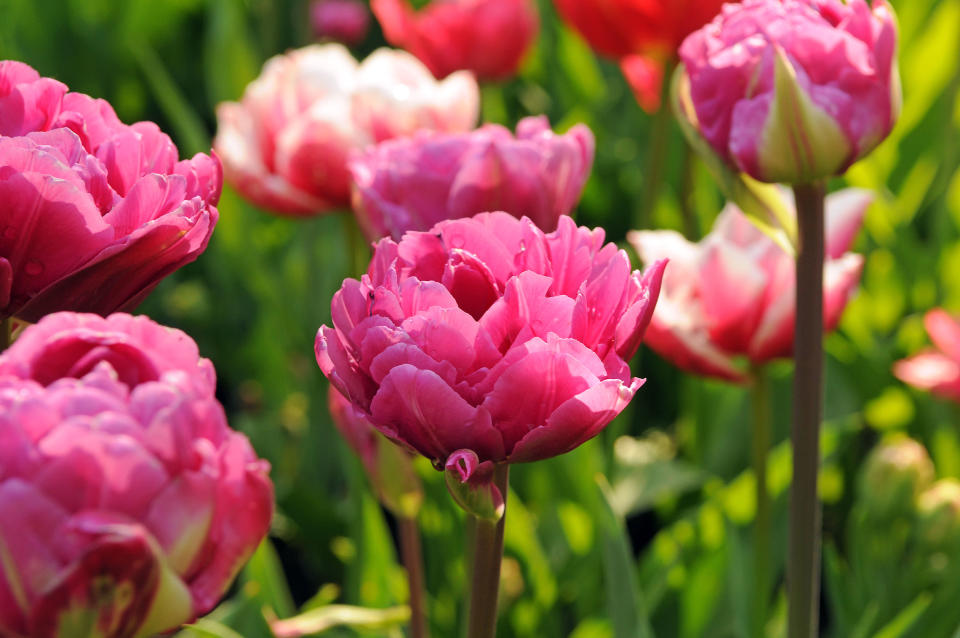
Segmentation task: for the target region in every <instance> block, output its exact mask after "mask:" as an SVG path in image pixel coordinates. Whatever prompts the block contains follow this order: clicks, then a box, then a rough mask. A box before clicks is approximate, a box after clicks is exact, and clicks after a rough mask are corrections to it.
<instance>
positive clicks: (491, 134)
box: [350, 116, 594, 240]
mask: <svg viewBox="0 0 960 638" xmlns="http://www.w3.org/2000/svg"><path fill="white" fill-rule="evenodd" d="M593 150H594V141H593V133H591V132H590V129H588V128H587V127H586V126H584V125H583V124H578V125H576V126H574V127H573V128H572V129H570V131H568V132H567V133H566V134H564V135H555V134H554V133H553V131H551V130H550V124H549V122H548V121H547V118H546V117H544V116H540V117H528V118H525V119H523V120H521V121H520V123H519V124H518V125H517V135H516V137H514V136H513V135H512V134H511V133H510V131H508V130H507V129H505V128H503V127H502V126H498V125H496V124H488V125H486V126H483V127H481V128H479V129H477V130H475V131H473V132H471V133H461V134H447V135H443V134H431V133H421V134H419V135H417V136H415V137H413V138H407V139H402V140H392V141H389V142H384V143H382V144H379V145H377V146H375V147H371V148H369V149H367V151H366V152H364V153H363V154H359V155H357V156H355V157H354V158H353V160H352V161H351V162H350V173H351V175H352V176H353V199H354V206H353V207H354V210H355V211H356V213H357V219H358V220H359V222H360V225H361V227H362V228H363V229H364V232H365V233H366V235H367V237H368V238H369V239H370V240H376V239H379V238H380V237H384V236H390V237H393V238H394V239H395V240H399V239H400V238H401V237H402V236H403V234H404V233H405V232H407V231H408V230H420V231H422V230H429V229H430V227H431V226H433V225H434V224H436V223H438V222H441V221H443V220H445V219H457V218H460V217H471V216H473V215H475V214H477V213H481V212H485V211H489V210H502V211H504V212H507V213H510V214H512V215H514V216H516V217H521V216H523V215H526V216H527V217H529V218H530V219H531V220H532V221H533V222H534V223H535V224H536V225H537V226H539V227H540V228H541V229H542V230H545V231H552V230H554V229H556V227H557V222H558V220H559V219H560V216H561V215H569V214H570V211H571V210H572V209H573V207H574V206H576V204H577V201H578V200H579V199H580V193H581V191H582V190H583V185H584V183H585V182H586V181H587V177H588V176H589V175H590V167H591V166H592V165H593Z"/></svg>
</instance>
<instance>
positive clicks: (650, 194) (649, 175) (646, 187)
mask: <svg viewBox="0 0 960 638" xmlns="http://www.w3.org/2000/svg"><path fill="white" fill-rule="evenodd" d="M675 67H676V62H675V61H671V62H668V63H666V64H665V65H664V68H663V87H662V90H661V94H660V109H659V110H658V111H657V112H656V114H655V115H654V118H653V131H652V132H651V137H650V145H649V147H648V149H649V151H648V153H647V170H646V172H645V173H644V176H643V192H642V197H643V199H642V200H641V203H640V208H639V210H638V214H637V216H636V218H635V219H634V223H633V227H634V228H639V229H643V228H651V227H652V226H651V224H652V221H653V212H654V211H655V210H656V208H657V202H658V201H660V191H661V190H662V188H663V174H664V168H665V167H666V163H667V154H668V151H669V150H670V127H671V126H672V125H673V111H671V109H670V78H671V77H673V69H674V68H675Z"/></svg>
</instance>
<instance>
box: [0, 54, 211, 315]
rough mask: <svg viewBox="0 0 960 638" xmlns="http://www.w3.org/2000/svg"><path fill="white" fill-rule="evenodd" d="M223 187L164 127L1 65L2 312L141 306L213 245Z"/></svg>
mask: <svg viewBox="0 0 960 638" xmlns="http://www.w3.org/2000/svg"><path fill="white" fill-rule="evenodd" d="M221 186H222V177H221V171H220V163H219V162H218V161H217V160H216V158H212V157H209V156H207V155H204V154H202V153H199V154H197V155H196V156H194V157H193V159H190V160H183V161H178V155H177V148H176V146H174V145H173V142H171V141H170V138H169V137H167V136H166V135H165V134H163V133H162V132H161V131H160V129H159V128H157V126H156V125H155V124H153V123H152V122H138V123H136V124H133V125H132V126H127V125H126V124H123V123H122V122H120V120H119V119H117V116H116V114H115V113H114V111H113V109H112V108H111V107H110V105H109V104H108V103H107V102H105V101H103V100H96V99H93V98H91V97H88V96H86V95H83V94H82V93H68V92H67V87H66V86H64V85H63V84H61V83H60V82H57V81H56V80H52V79H50V78H44V77H40V75H39V74H38V73H37V72H36V71H34V70H33V69H32V68H30V67H29V66H27V65H26V64H22V63H20V62H12V61H4V62H0V202H2V204H0V207H2V210H3V220H2V227H0V317H10V316H17V317H19V318H21V319H24V320H26V321H36V320H37V319H39V318H40V317H42V316H43V315H45V314H48V313H51V312H55V311H58V310H82V311H89V312H96V313H99V314H108V313H110V312H113V311H115V310H118V309H126V308H131V307H133V306H135V305H136V304H137V303H138V302H139V301H140V300H141V299H143V297H145V296H146V295H147V293H148V292H150V290H151V289H152V288H153V287H154V286H155V285H156V284H157V283H158V282H159V281H160V280H161V279H162V278H163V277H165V276H167V275H168V274H170V273H171V272H173V271H174V270H176V269H177V268H179V267H181V266H183V265H184V264H187V263H189V262H191V261H193V260H194V259H196V257H197V255H199V254H200V253H201V252H203V250H204V249H205V248H206V246H207V241H208V240H209V239H210V235H211V233H212V232H213V227H214V225H215V224H216V221H217V209H216V207H215V205H216V203H217V200H218V199H219V197H220V188H221Z"/></svg>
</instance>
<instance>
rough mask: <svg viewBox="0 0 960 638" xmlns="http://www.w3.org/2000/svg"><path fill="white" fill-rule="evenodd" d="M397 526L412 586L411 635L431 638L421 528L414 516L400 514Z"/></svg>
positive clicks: (419, 637) (408, 581)
mask: <svg viewBox="0 0 960 638" xmlns="http://www.w3.org/2000/svg"><path fill="white" fill-rule="evenodd" d="M397 526H398V528H399V533H400V554H401V556H402V559H403V566H404V567H405V568H406V570H407V583H408V585H409V587H410V635H411V636H412V638H429V636H430V629H429V628H428V626H427V599H426V585H425V583H424V574H423V551H422V549H421V544H420V528H419V527H418V526H417V519H416V518H414V517H412V516H399V517H398V518H397Z"/></svg>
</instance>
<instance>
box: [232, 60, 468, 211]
mask: <svg viewBox="0 0 960 638" xmlns="http://www.w3.org/2000/svg"><path fill="white" fill-rule="evenodd" d="M478 108H479V89H478V88H477V83H476V80H474V79H473V76H471V75H470V74H469V73H466V72H464V73H457V74H455V75H453V76H451V77H449V78H447V79H446V80H444V81H442V82H437V81H436V80H435V79H434V78H433V76H432V75H430V72H429V71H428V70H427V69H426V68H425V67H424V66H423V65H422V64H421V63H420V62H418V61H417V59H416V58H414V57H413V56H412V55H410V54H409V53H406V52H404V51H392V50H390V49H379V50H377V51H374V52H373V53H372V54H371V55H370V56H369V57H368V58H367V59H365V60H364V61H363V63H361V64H358V63H357V61H356V60H354V58H353V56H351V55H350V52H349V51H347V50H346V49H345V48H344V47H343V46H342V45H340V44H324V45H312V46H308V47H304V48H302V49H297V50H295V51H291V52H289V53H287V54H285V55H278V56H275V57H273V58H271V59H270V60H268V61H267V63H266V65H264V68H263V72H262V73H261V74H260V77H259V78H257V79H256V80H254V81H253V82H252V83H251V84H250V85H249V86H248V87H247V89H246V91H245V92H244V95H243V100H242V101H241V102H239V103H237V102H225V103H223V104H221V105H220V106H219V107H217V120H218V129H217V137H216V139H215V140H214V143H213V144H214V148H215V149H216V151H217V153H218V154H219V155H220V157H221V159H222V160H223V167H224V171H225V174H226V178H227V181H228V182H230V184H232V185H233V186H234V187H236V188H237V190H239V191H240V193H241V194H242V195H243V196H244V197H246V198H247V199H249V200H250V201H252V202H253V203H254V204H256V205H257V206H261V207H263V208H266V209H268V210H271V211H274V212H278V213H286V214H291V215H313V214H317V213H321V212H326V211H329V210H333V209H337V208H346V207H348V206H349V204H350V174H349V173H348V171H347V158H348V157H349V155H350V152H351V151H353V150H354V149H362V148H364V147H366V146H367V145H368V144H372V143H375V142H381V141H383V140H387V139H390V138H393V137H400V136H405V135H412V134H413V133H414V132H416V131H418V130H421V129H429V130H437V131H445V132H459V131H468V130H470V129H472V128H473V127H474V125H475V123H476V121H477V112H478Z"/></svg>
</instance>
